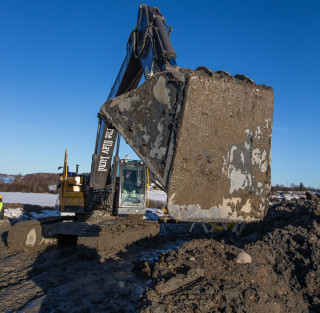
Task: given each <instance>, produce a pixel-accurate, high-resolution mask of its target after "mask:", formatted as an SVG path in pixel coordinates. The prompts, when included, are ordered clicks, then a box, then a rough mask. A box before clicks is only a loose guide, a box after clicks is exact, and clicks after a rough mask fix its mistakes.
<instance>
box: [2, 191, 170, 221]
mask: <svg viewBox="0 0 320 313" xmlns="http://www.w3.org/2000/svg"><path fill="white" fill-rule="evenodd" d="M0 194H1V195H2V199H3V202H4V204H6V203H7V204H9V203H21V204H29V205H39V206H44V207H55V205H56V204H57V201H58V194H49V193H24V192H1V193H0ZM149 198H150V200H156V201H160V202H166V201H167V194H166V193H165V192H163V191H159V190H153V191H150V192H149ZM58 215H59V212H58V211H57V210H55V209H53V210H41V211H39V210H37V211H32V210H31V209H28V210H25V209H24V208H15V209H12V208H6V210H5V216H6V217H7V218H8V219H14V220H27V219H35V218H43V217H48V216H58Z"/></svg>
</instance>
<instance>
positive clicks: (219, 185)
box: [100, 67, 273, 222]
mask: <svg viewBox="0 0 320 313" xmlns="http://www.w3.org/2000/svg"><path fill="white" fill-rule="evenodd" d="M100 113H101V115H102V116H104V117H105V118H106V119H107V120H108V121H109V122H111V123H112V124H113V125H114V127H115V128H117V130H118V131H119V132H120V133H121V135H122V136H123V137H124V139H125V140H126V141H127V143H128V144H129V145H130V146H131V147H132V148H133V150H134V151H135V152H136V153H137V154H138V155H139V157H140V158H141V159H142V160H143V161H144V162H145V164H146V165H147V166H148V168H149V170H150V171H151V172H152V174H153V175H154V177H155V178H156V179H157V180H158V182H160V184H161V185H162V186H163V187H164V189H165V190H166V191H167V193H168V212H169V214H170V215H171V217H173V218H175V219H177V220H184V221H204V222H209V221H219V222H228V221H232V222H245V221H254V220H260V219H262V218H263V216H264V215H265V213H266V209H267V207H268V200H267V196H268V194H269V192H270V188H271V181H270V177H271V173H270V163H271V156H270V153H271V135H272V116H273V91H272V88H270V87H266V86H264V85H256V84H255V83H254V82H253V81H252V80H251V79H249V78H247V77H246V76H244V75H236V76H235V77H233V76H231V75H230V74H229V75H226V74H225V73H224V72H222V71H220V72H219V73H214V72H212V71H208V69H206V68H204V67H200V68H199V69H198V70H196V71H192V70H187V69H182V68H179V69H177V70H176V71H174V72H162V73H158V74H155V75H154V76H152V77H151V78H150V79H148V80H147V81H146V82H145V83H144V84H142V85H141V86H140V87H138V88H137V89H135V90H133V91H131V92H129V93H127V94H124V95H121V96H119V97H116V98H113V99H110V100H108V101H107V102H106V103H105V104H104V105H103V106H102V107H101V110H100Z"/></svg>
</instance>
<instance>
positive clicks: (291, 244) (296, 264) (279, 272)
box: [0, 197, 320, 312]
mask: <svg viewBox="0 0 320 313" xmlns="http://www.w3.org/2000/svg"><path fill="white" fill-rule="evenodd" d="M178 225H179V224H178ZM169 226H170V227H167V231H166V236H163V235H161V236H157V237H155V238H153V239H146V240H143V241H140V242H138V243H135V244H132V245H130V246H129V247H127V250H126V251H123V252H120V253H117V254H110V255H109V256H107V257H105V258H103V259H102V258H101V257H100V256H99V255H98V254H97V253H96V251H94V250H93V249H90V248H88V247H83V249H88V252H89V253H87V254H83V253H82V252H83V251H81V249H80V250H79V249H77V248H76V246H72V245H70V243H69V244H68V245H66V242H60V243H59V244H58V246H57V247H49V248H47V249H46V250H45V251H42V252H41V251H30V252H28V253H18V252H12V251H11V250H9V249H8V247H7V246H6V238H7V234H8V231H9V230H10V229H11V226H10V224H9V223H2V224H0V231H1V238H2V241H1V242H0V267H1V272H0V312H319V310H320V240H319V239H320V202H319V199H318V198H315V197H313V198H310V199H309V200H308V199H305V200H294V201H284V202H281V203H278V204H276V205H274V206H273V207H271V208H270V209H269V211H268V214H267V216H266V217H265V219H264V221H263V222H254V223H251V224H249V225H248V226H247V227H246V228H245V229H244V231H243V233H242V236H241V237H239V238H237V237H234V236H233V235H232V234H231V233H230V232H227V231H221V232H218V231H217V232H214V233H213V234H209V235H205V234H203V233H201V229H202V228H201V227H200V225H197V226H198V227H196V230H195V231H194V232H192V233H191V234H190V233H188V232H186V230H185V229H184V228H183V227H180V228H179V231H174V229H175V227H174V224H170V225H169ZM170 228H171V230H170ZM176 229H178V228H176ZM241 252H245V253H247V254H248V255H249V256H250V257H251V260H250V259H249V258H247V257H246V258H245V262H244V263H238V261H239V259H240V257H238V256H239V255H240V256H241ZM243 256H246V255H245V254H243V253H242V260H243Z"/></svg>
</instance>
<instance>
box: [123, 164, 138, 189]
mask: <svg viewBox="0 0 320 313" xmlns="http://www.w3.org/2000/svg"><path fill="white" fill-rule="evenodd" d="M136 187H137V186H136V184H135V182H134V177H133V174H132V172H131V171H128V170H126V171H125V175H124V181H123V192H124V193H131V194H136V193H137V190H136Z"/></svg>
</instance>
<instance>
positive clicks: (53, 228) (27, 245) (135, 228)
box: [8, 219, 160, 256]
mask: <svg viewBox="0 0 320 313" xmlns="http://www.w3.org/2000/svg"><path fill="white" fill-rule="evenodd" d="M159 233H160V226H159V224H158V223H157V222H151V221H142V220H141V221H140V220H138V221H137V220H119V219H113V220H105V221H102V222H100V223H97V224H89V223H85V222H58V223H51V224H50V223H44V222H43V221H38V220H33V221H23V222H18V223H16V224H15V225H14V226H13V228H12V230H11V231H10V232H9V235H8V246H9V248H10V249H11V250H13V251H17V252H23V251H24V252H28V251H29V252H31V251H41V250H45V249H46V248H47V247H49V246H53V245H57V243H58V238H59V235H63V236H64V238H66V237H67V236H70V238H71V236H77V246H78V249H79V251H81V253H82V254H86V253H89V254H92V253H97V254H99V255H101V256H102V255H110V254H114V253H117V252H119V251H122V250H124V249H125V248H126V246H128V245H130V244H132V243H134V242H137V241H139V240H143V239H145V238H149V237H153V236H156V235H158V234H159Z"/></svg>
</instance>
